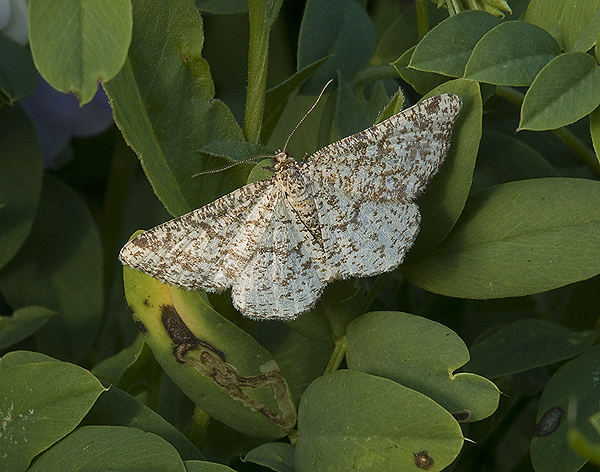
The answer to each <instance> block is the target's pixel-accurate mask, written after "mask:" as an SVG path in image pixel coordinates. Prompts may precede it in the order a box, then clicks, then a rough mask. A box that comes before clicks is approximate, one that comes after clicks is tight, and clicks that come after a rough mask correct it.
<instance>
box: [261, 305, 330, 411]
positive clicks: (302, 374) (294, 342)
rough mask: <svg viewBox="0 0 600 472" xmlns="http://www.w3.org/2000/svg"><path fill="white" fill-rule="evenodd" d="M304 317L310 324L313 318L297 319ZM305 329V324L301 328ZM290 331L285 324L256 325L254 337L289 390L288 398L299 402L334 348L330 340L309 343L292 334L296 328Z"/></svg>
mask: <svg viewBox="0 0 600 472" xmlns="http://www.w3.org/2000/svg"><path fill="white" fill-rule="evenodd" d="M319 315H320V316H322V315H323V312H322V311H321V312H319V313H318V315H316V316H319ZM305 316H309V317H310V318H311V320H312V319H314V318H316V316H314V317H313V316H311V315H310V314H309V313H306V314H305V315H302V316H301V317H300V318H299V319H302V318H304V317H305ZM308 325H309V323H306V325H303V327H304V326H308ZM291 328H292V326H290V324H289V323H260V324H259V325H258V327H257V329H256V332H255V334H254V337H255V338H256V340H257V341H258V342H259V343H261V344H262V345H263V346H264V347H265V348H266V349H268V350H269V352H270V353H272V354H273V357H274V358H275V360H277V364H279V367H281V371H282V372H283V375H284V376H285V379H286V380H287V382H288V384H289V386H290V389H291V391H292V396H293V397H294V398H298V399H299V398H300V396H301V394H302V392H303V391H304V390H305V389H306V387H308V385H309V384H310V383H311V382H312V381H313V380H315V379H316V378H317V377H319V376H321V375H323V372H324V371H325V368H326V367H327V363H328V362H329V358H330V357H331V353H332V352H333V347H334V344H333V342H332V341H331V340H329V341H316V340H313V339H310V338H308V337H306V336H304V335H302V334H300V333H298V332H297V331H295V329H296V326H294V329H291ZM308 334H311V333H308Z"/></svg>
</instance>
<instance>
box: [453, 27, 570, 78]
mask: <svg viewBox="0 0 600 472" xmlns="http://www.w3.org/2000/svg"><path fill="white" fill-rule="evenodd" d="M559 54H560V46H559V45H558V43H557V42H556V41H555V40H554V38H553V37H552V36H550V35H549V34H548V33H547V32H546V31H544V30H543V29H542V28H539V27H537V26H535V25H532V24H530V23H526V22H524V21H509V22H506V23H501V24H499V25H498V26H496V27H495V28H492V29H491V30H490V31H488V32H487V33H486V34H485V35H484V36H483V37H482V38H481V40H480V41H479V42H478V43H477V44H476V45H475V48H474V49H473V53H472V54H471V57H470V58H469V62H467V65H466V68H465V78H467V79H471V80H478V81H480V82H487V83H490V84H494V85H512V86H525V85H530V84H531V82H533V79H535V76H536V75H537V74H538V72H539V71H540V70H541V69H542V68H543V67H544V66H545V65H546V64H547V63H548V62H550V60H552V59H553V58H555V57H556V56H557V55H559Z"/></svg>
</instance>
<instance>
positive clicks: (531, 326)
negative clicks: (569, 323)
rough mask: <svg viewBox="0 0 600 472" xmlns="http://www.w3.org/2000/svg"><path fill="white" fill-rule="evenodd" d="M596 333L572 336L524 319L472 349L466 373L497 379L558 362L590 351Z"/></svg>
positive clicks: (565, 330) (554, 326)
mask: <svg viewBox="0 0 600 472" xmlns="http://www.w3.org/2000/svg"><path fill="white" fill-rule="evenodd" d="M597 335H598V332H596V331H592V330H586V331H580V332H574V331H571V330H570V329H568V328H565V327H564V326H562V325H560V324H558V323H553V322H551V321H546V320H537V319H525V320H519V321H515V322H513V323H510V324H509V325H507V326H502V327H500V328H498V329H496V330H494V331H493V332H491V333H490V334H489V336H486V337H484V338H483V339H481V340H479V341H478V342H477V343H476V344H475V345H474V346H473V347H472V348H471V361H470V362H469V363H468V364H467V367H466V368H467V369H469V370H471V371H473V372H477V373H479V374H481V375H485V376H486V377H500V376H502V375H509V374H516V373H517V372H523V371H525V370H529V369H533V368H535V367H540V366H543V365H548V364H552V363H554V362H559V361H562V360H565V359H568V358H570V357H574V356H576V355H578V354H581V353H582V352H583V351H585V350H586V349H587V348H589V347H590V346H591V345H592V344H593V343H594V341H595V340H596V337H597Z"/></svg>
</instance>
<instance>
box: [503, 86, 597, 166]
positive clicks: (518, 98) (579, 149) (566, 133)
mask: <svg viewBox="0 0 600 472" xmlns="http://www.w3.org/2000/svg"><path fill="white" fill-rule="evenodd" d="M496 95H498V96H499V97H502V98H504V99H506V100H508V101H509V102H511V103H514V104H515V105H518V106H521V105H523V99H524V97H525V94H524V93H522V92H519V91H518V90H515V89H514V88H512V87H503V86H499V87H496ZM550 131H552V133H553V134H554V136H556V137H557V138H558V139H560V140H561V141H562V142H563V143H565V144H566V145H567V146H568V147H569V148H571V149H572V150H573V151H575V153H576V154H577V155H578V156H579V157H580V158H581V159H582V160H583V161H584V162H585V163H586V164H587V165H588V166H589V167H590V168H591V169H592V171H593V172H594V174H596V175H597V176H600V164H599V163H598V159H597V158H596V154H595V153H594V151H593V150H591V149H590V148H589V146H586V145H585V143H584V142H583V141H582V140H581V139H580V138H579V137H578V136H577V135H575V133H573V132H572V131H570V130H569V129H568V128H567V127H566V126H562V127H560V128H557V129H553V130H550Z"/></svg>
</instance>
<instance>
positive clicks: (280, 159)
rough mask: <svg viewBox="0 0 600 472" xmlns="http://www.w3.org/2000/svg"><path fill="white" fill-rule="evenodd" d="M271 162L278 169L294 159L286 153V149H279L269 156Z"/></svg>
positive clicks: (286, 165)
mask: <svg viewBox="0 0 600 472" xmlns="http://www.w3.org/2000/svg"><path fill="white" fill-rule="evenodd" d="M271 162H272V163H273V166H274V167H275V170H276V171H280V170H282V169H285V168H286V167H290V166H292V165H294V164H295V163H296V161H295V160H294V159H293V158H292V157H291V156H290V155H289V154H288V152H287V151H279V152H278V153H277V154H275V155H274V156H273V157H272V158H271Z"/></svg>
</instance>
